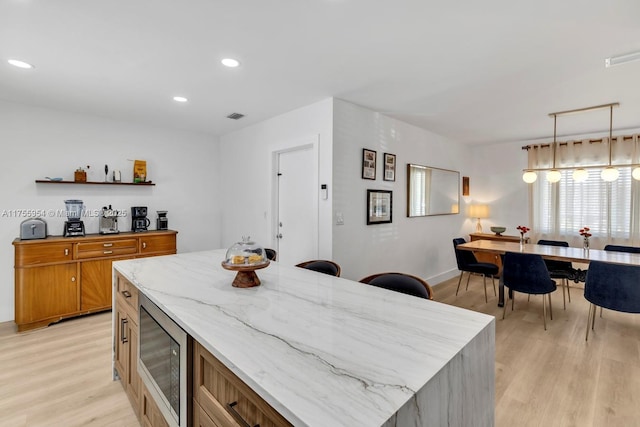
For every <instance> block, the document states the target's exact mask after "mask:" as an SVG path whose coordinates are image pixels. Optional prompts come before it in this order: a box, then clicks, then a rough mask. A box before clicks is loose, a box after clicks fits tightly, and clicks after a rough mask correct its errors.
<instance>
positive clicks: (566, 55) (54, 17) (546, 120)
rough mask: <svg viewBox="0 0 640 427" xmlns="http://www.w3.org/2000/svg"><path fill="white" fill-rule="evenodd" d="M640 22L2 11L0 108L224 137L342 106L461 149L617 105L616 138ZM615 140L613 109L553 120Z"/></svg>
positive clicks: (41, 0)
mask: <svg viewBox="0 0 640 427" xmlns="http://www.w3.org/2000/svg"><path fill="white" fill-rule="evenodd" d="M639 17H640V1H638V0H607V1H605V0H554V1H550V0H529V1H526V0H525V1H513V0H485V1H475V0H449V1H447V0H439V1H435V0H227V1H219V0H186V1H179V0H103V1H97V0H93V1H90V0H0V58H1V59H2V62H1V63H0V99H4V100H7V101H12V102H18V103H24V104H29V105H37V106H44V107H53V108H58V109H63V110H69V111H75V112H83V113H88V114H95V115H100V116H105V117H111V118H115V119H124V120H130V121H134V122H141V123H145V124H151V125H157V126H162V127H166V126H170V127H175V128H179V129H188V130H194V131H199V132H206V133H210V134H216V135H221V134H225V133H228V132H230V131H233V130H236V129H239V128H241V127H245V126H247V125H249V124H252V123H256V122H259V121H262V120H264V119H267V118H270V117H273V116H275V115H278V114H281V113H285V112H287V111H291V110H293V109H296V108H298V107H302V106H305V105H308V104H311V103H313V102H316V101H319V100H321V99H325V98H327V97H337V98H341V99H344V100H347V101H350V102H353V103H356V104H359V105H362V106H365V107H368V108H371V109H373V110H376V111H380V112H383V113H384V114H387V115H390V116H393V117H396V118H398V119H400V120H403V121H406V122H409V123H413V124H415V125H417V126H421V127H424V128H426V129H428V130H430V131H433V132H436V133H439V134H442V135H445V136H447V137H450V138H453V139H455V140H458V141H461V142H464V143H493V142H502V141H524V140H530V139H537V138H548V137H550V136H552V135H553V119H551V118H550V117H549V116H548V113H551V112H557V111H563V110H569V109H574V108H582V107H588V106H592V105H599V104H605V103H610V102H619V103H620V107H619V108H616V109H615V110H614V120H613V126H614V132H616V131H621V130H623V129H631V128H639V127H640V85H639V78H640V62H635V63H630V64H627V65H620V66H616V67H612V68H608V69H606V68H605V67H604V59H605V58H606V57H609V56H611V55H617V54H624V53H628V52H632V51H637V50H640V19H639ZM224 57H234V58H237V59H238V60H240V61H241V63H242V65H241V66H240V67H239V68H237V69H228V68H225V67H224V66H222V65H221V64H220V59H222V58H224ZM9 58H19V59H22V60H25V61H27V62H30V63H32V64H34V65H35V67H36V68H35V69H33V70H21V69H18V68H15V67H12V66H10V65H8V64H7V62H6V60H7V59H9ZM174 95H183V96H186V97H187V98H189V102H188V103H186V104H178V103H176V102H174V101H172V99H171V98H172V97H173V96H174ZM232 112H239V113H243V114H245V115H246V117H245V118H243V119H241V120H239V121H233V120H230V119H227V118H226V116H227V115H228V114H230V113H232ZM608 128H609V114H608V111H606V110H605V111H602V110H601V111H596V112H589V113H583V114H578V115H572V116H562V117H559V118H558V135H559V137H561V136H562V135H570V134H580V133H593V132H601V131H608Z"/></svg>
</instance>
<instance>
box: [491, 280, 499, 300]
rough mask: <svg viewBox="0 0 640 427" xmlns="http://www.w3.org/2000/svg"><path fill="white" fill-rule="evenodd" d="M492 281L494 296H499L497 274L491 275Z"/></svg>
mask: <svg viewBox="0 0 640 427" xmlns="http://www.w3.org/2000/svg"><path fill="white" fill-rule="evenodd" d="M491 283H492V284H493V296H494V297H497V296H498V294H497V292H496V278H495V276H491Z"/></svg>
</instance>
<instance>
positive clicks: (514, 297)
mask: <svg viewBox="0 0 640 427" xmlns="http://www.w3.org/2000/svg"><path fill="white" fill-rule="evenodd" d="M515 303H516V293H515V292H512V293H511V311H513V306H514V305H515Z"/></svg>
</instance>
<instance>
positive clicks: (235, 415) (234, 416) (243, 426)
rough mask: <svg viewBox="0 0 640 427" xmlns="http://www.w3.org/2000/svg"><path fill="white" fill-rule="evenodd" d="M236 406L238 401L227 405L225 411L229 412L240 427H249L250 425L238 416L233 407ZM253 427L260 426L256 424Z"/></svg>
mask: <svg viewBox="0 0 640 427" xmlns="http://www.w3.org/2000/svg"><path fill="white" fill-rule="evenodd" d="M237 404H238V401H235V402H231V403H227V409H228V410H229V413H230V414H231V416H232V417H233V418H234V419H235V420H236V421H237V422H238V424H240V426H241V427H251V424H249V423H248V422H246V421H245V420H244V418H242V415H240V414H239V413H238V412H237V411H236V408H234V406H236V405H237ZM253 427H260V424H256V425H255V426H253Z"/></svg>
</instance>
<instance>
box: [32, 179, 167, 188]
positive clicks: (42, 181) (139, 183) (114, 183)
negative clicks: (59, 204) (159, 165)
mask: <svg viewBox="0 0 640 427" xmlns="http://www.w3.org/2000/svg"><path fill="white" fill-rule="evenodd" d="M36 184H85V185H134V186H138V187H149V186H153V185H156V184H155V183H154V182H151V181H149V182H102V181H86V182H77V181H53V180H48V179H36Z"/></svg>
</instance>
